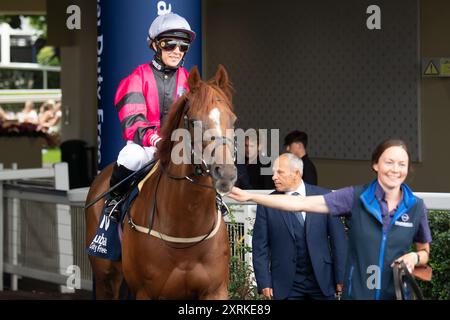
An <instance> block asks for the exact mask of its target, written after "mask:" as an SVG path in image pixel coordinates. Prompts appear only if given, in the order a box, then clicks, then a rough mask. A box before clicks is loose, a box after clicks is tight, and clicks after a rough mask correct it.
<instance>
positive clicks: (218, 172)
mask: <svg viewBox="0 0 450 320" xmlns="http://www.w3.org/2000/svg"><path fill="white" fill-rule="evenodd" d="M214 174H215V175H216V177H220V176H221V173H220V167H219V166H217V167H215V168H214Z"/></svg>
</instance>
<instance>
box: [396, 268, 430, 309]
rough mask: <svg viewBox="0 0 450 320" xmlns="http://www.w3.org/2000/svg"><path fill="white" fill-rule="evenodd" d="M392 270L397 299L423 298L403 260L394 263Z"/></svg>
mask: <svg viewBox="0 0 450 320" xmlns="http://www.w3.org/2000/svg"><path fill="white" fill-rule="evenodd" d="M393 272H394V285H395V296H396V298H397V300H424V297H423V294H422V290H420V287H419V285H418V284H417V282H416V280H415V279H414V277H413V276H412V275H411V273H409V271H408V268H407V267H406V265H405V263H404V262H403V261H402V262H395V263H394V267H393Z"/></svg>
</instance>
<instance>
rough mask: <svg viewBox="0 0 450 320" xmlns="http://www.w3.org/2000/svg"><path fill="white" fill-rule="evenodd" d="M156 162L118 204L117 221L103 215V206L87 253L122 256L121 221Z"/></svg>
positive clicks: (115, 258)
mask: <svg viewBox="0 0 450 320" xmlns="http://www.w3.org/2000/svg"><path fill="white" fill-rule="evenodd" d="M157 167H158V163H157V164H156V165H155V166H154V167H153V168H152V170H151V171H150V172H149V173H148V174H147V175H146V176H145V177H144V178H143V179H142V180H141V181H140V182H139V183H138V185H137V186H135V187H134V188H133V189H132V190H131V192H130V193H129V195H128V196H127V197H126V199H124V200H123V201H122V202H121V203H120V204H119V206H120V209H119V211H120V217H119V219H118V220H117V221H115V220H112V219H110V218H109V217H108V216H107V215H105V207H103V210H102V214H101V215H100V220H99V225H98V227H97V232H96V234H95V236H94V239H93V240H92V242H91V244H90V245H89V247H87V248H86V252H87V254H89V255H91V256H95V257H99V258H103V259H107V260H112V261H119V260H120V259H121V257H122V237H121V234H122V223H123V220H124V219H125V215H126V212H127V211H128V209H129V208H130V207H131V204H132V203H133V201H134V199H136V197H137V196H138V195H139V191H140V190H141V189H142V186H143V185H144V183H145V181H146V180H147V179H148V178H149V177H150V176H151V175H152V174H153V173H154V172H155V171H156V168H157Z"/></svg>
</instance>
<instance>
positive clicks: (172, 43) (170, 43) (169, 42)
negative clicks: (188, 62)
mask: <svg viewBox="0 0 450 320" xmlns="http://www.w3.org/2000/svg"><path fill="white" fill-rule="evenodd" d="M190 45H191V44H190V43H189V42H186V41H183V40H175V39H161V40H159V41H158V46H159V47H160V48H161V49H163V50H167V51H172V50H174V49H175V48H176V47H177V46H178V47H179V48H180V51H181V52H186V51H188V50H189V46H190Z"/></svg>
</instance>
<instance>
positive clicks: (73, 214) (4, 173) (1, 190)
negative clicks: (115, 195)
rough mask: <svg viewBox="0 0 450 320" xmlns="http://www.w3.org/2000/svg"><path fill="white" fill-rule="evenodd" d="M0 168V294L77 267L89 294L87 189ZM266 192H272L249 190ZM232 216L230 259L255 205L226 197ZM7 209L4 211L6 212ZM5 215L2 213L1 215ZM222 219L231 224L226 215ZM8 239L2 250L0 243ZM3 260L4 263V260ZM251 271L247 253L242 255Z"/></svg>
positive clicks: (58, 169) (62, 279)
mask: <svg viewBox="0 0 450 320" xmlns="http://www.w3.org/2000/svg"><path fill="white" fill-rule="evenodd" d="M1 169H2V168H1V166H0V290H3V272H6V273H9V274H11V289H13V290H16V289H17V282H18V278H19V277H21V276H24V277H29V278H35V279H38V280H43V281H47V282H51V283H56V284H59V285H61V290H62V291H63V292H72V291H73V290H71V289H68V288H67V287H66V286H65V285H66V283H67V280H68V278H69V275H70V274H68V271H67V270H68V268H70V267H73V266H75V267H78V269H79V272H80V273H81V274H79V276H80V277H81V280H80V284H81V288H82V289H86V290H91V289H92V274H91V269H90V265H89V262H88V259H87V255H86V253H85V250H84V242H85V240H84V236H85V223H84V210H83V206H84V203H85V200H86V196H87V192H88V188H80V189H73V190H69V183H68V172H67V164H65V163H62V164H56V165H55V166H54V167H53V168H44V169H23V170H1ZM35 178H40V179H42V178H50V179H51V181H52V186H53V187H52V188H42V187H40V188H37V187H33V186H23V185H22V184H20V185H19V184H17V181H18V180H24V179H35ZM252 191H253V192H257V193H264V194H268V193H270V190H252ZM415 194H416V195H417V196H419V197H421V198H422V199H424V200H425V204H426V205H427V207H428V208H429V209H435V210H450V194H449V193H423V192H418V193H415ZM225 201H226V203H227V204H228V205H229V206H230V208H231V209H232V212H233V216H234V221H235V222H236V223H237V225H238V226H237V229H238V231H236V228H235V229H234V231H231V229H230V224H228V226H229V235H230V241H231V247H232V248H231V249H232V254H239V252H238V250H237V247H238V246H237V245H238V243H242V242H243V243H244V244H245V245H248V246H251V241H252V238H251V232H250V230H251V229H252V228H253V224H254V219H255V216H256V205H255V204H254V203H252V202H245V203H240V202H236V201H234V200H231V199H229V198H226V197H225ZM5 209H6V210H5ZM5 213H6V214H5ZM225 220H226V221H227V222H229V221H230V217H228V216H226V217H225ZM3 239H6V242H7V243H6V245H5V244H4V243H3V242H4V240H3ZM4 257H5V258H6V259H4ZM245 260H246V261H247V262H248V263H249V264H250V266H251V254H248V253H247V254H246V255H245Z"/></svg>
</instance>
